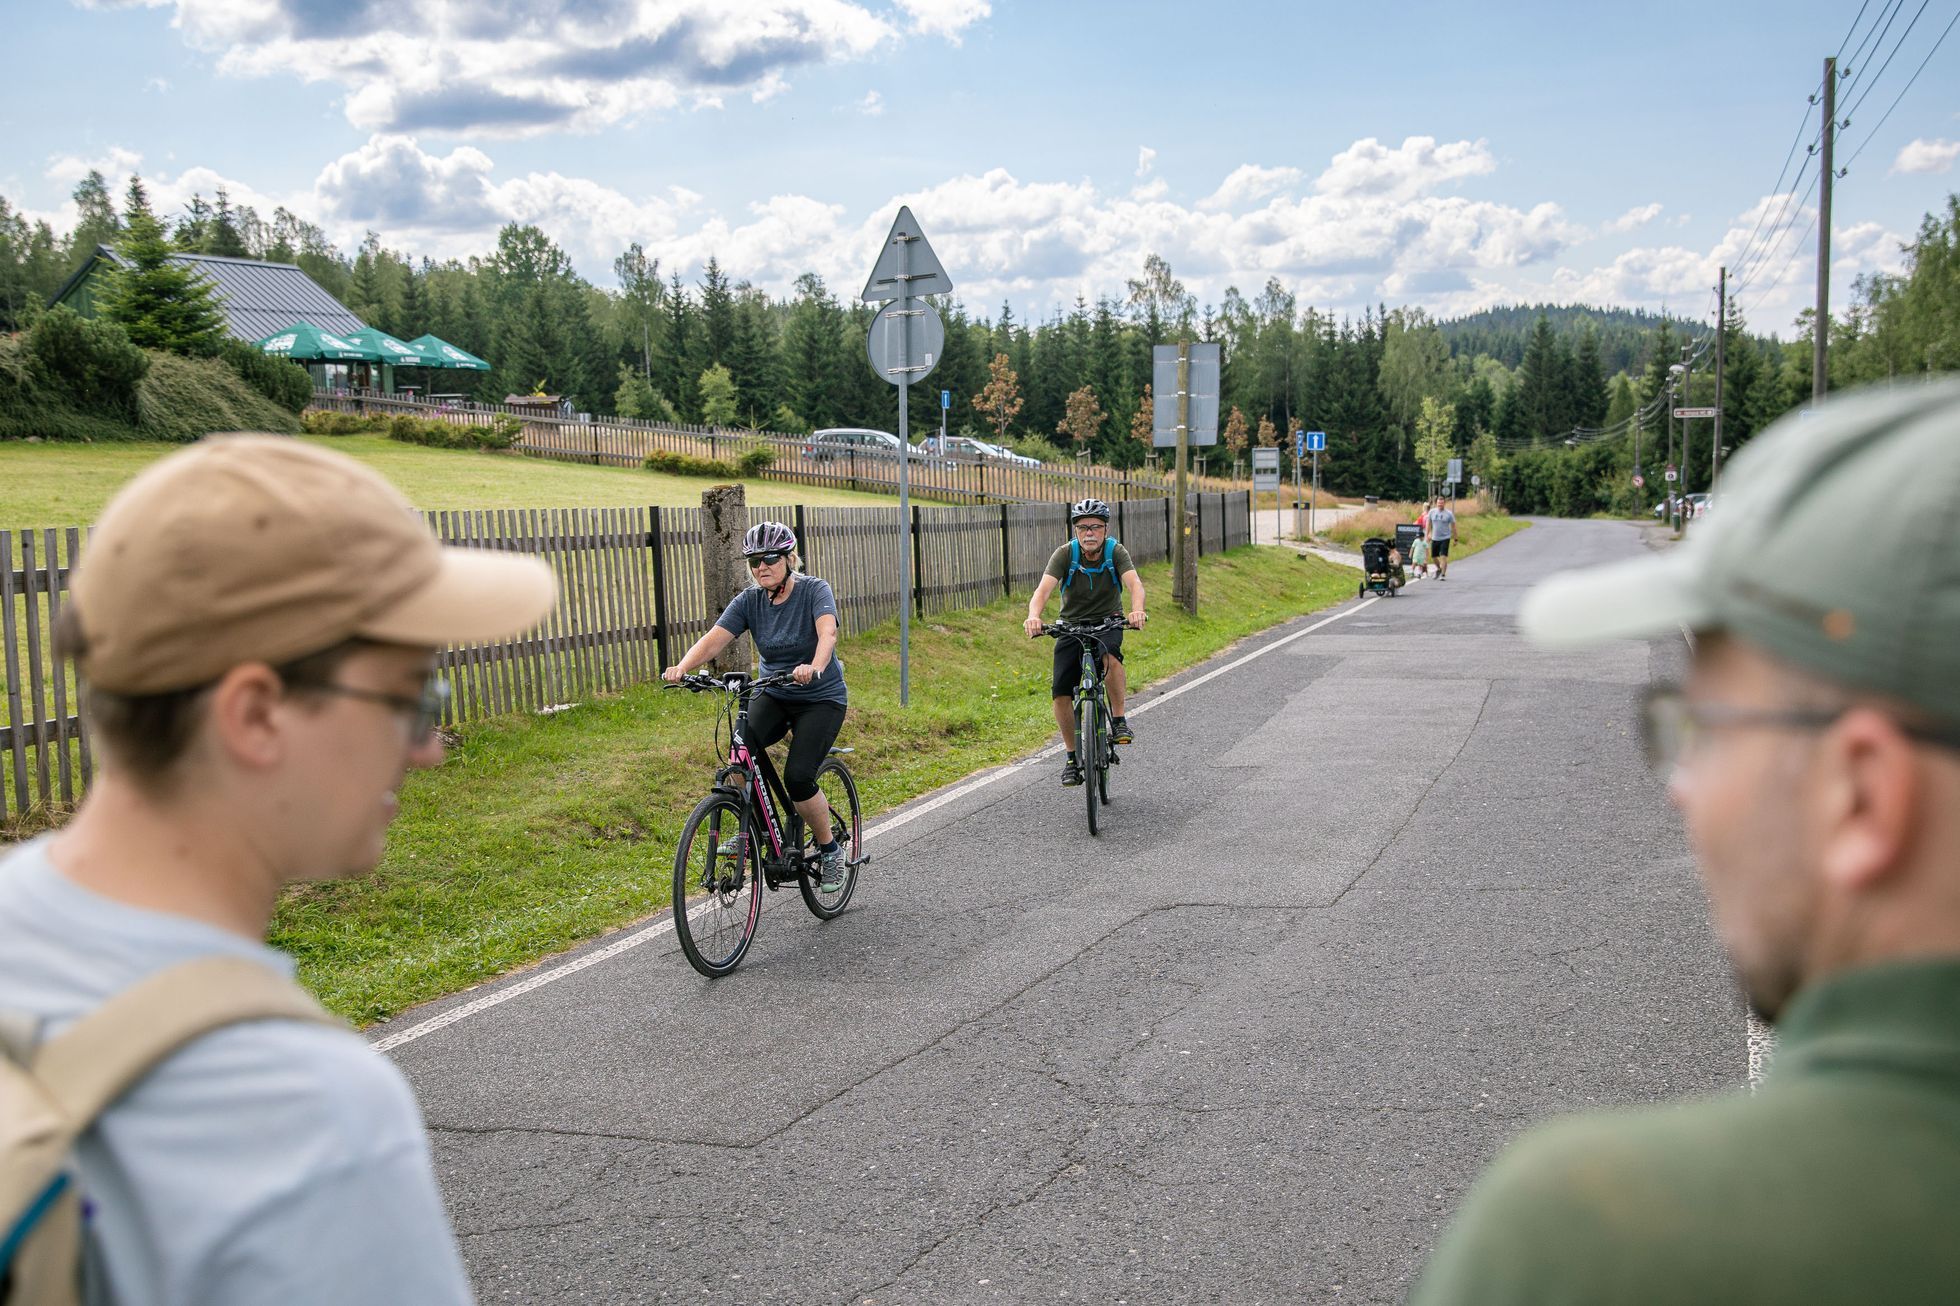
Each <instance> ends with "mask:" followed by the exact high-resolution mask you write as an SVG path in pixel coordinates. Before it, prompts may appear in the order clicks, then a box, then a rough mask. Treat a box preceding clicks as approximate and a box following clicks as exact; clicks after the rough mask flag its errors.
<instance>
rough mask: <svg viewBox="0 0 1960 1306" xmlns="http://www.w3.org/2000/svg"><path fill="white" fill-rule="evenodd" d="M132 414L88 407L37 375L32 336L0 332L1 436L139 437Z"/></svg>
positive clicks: (21, 438) (97, 438) (5, 437)
mask: <svg viewBox="0 0 1960 1306" xmlns="http://www.w3.org/2000/svg"><path fill="white" fill-rule="evenodd" d="M141 438H142V432H140V431H138V430H137V429H136V424H135V422H134V421H133V420H131V419H129V418H119V417H112V416H108V415H105V414H103V413H99V412H86V411H84V410H82V409H79V408H76V407H74V406H73V405H72V404H70V403H68V402H67V401H66V399H64V398H63V397H62V395H61V394H60V393H59V392H57V391H54V390H51V389H50V388H49V387H48V385H47V384H46V383H45V382H43V381H41V380H39V379H38V378H37V377H36V375H35V367H34V360H33V357H32V356H31V355H30V354H29V353H28V351H27V338H26V337H25V336H24V335H22V336H5V335H0V440H25V439H39V440H75V441H81V442H87V441H92V440H140V439H141Z"/></svg>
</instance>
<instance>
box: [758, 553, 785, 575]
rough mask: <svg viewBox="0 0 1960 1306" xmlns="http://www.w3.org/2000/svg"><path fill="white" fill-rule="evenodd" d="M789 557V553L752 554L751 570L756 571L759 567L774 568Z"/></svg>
mask: <svg viewBox="0 0 1960 1306" xmlns="http://www.w3.org/2000/svg"><path fill="white" fill-rule="evenodd" d="M788 556H789V555H788V554H787V553H751V554H750V555H749V570H750V571H754V570H755V569H756V568H757V567H773V566H775V565H776V564H777V563H779V562H781V561H782V560H783V559H784V558H787V557H788Z"/></svg>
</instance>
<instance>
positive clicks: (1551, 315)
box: [1436, 304, 1713, 377]
mask: <svg viewBox="0 0 1960 1306" xmlns="http://www.w3.org/2000/svg"><path fill="white" fill-rule="evenodd" d="M1541 314H1542V315H1543V316H1544V317H1545V319H1546V321H1547V322H1549V323H1550V324H1551V328H1552V334H1553V335H1554V336H1555V337H1557V338H1558V339H1559V341H1560V342H1561V343H1562V344H1564V345H1565V346H1566V347H1567V348H1571V347H1572V346H1573V345H1574V343H1575V342H1577V340H1578V339H1579V337H1580V336H1581V335H1583V334H1584V333H1585V330H1586V327H1587V326H1588V325H1590V326H1591V327H1592V328H1593V330H1594V331H1596V332H1597V333H1598V335H1599V361H1600V364H1601V366H1602V367H1604V368H1605V370H1606V375H1607V376H1609V377H1610V376H1612V375H1613V374H1614V373H1616V372H1623V371H1624V372H1628V373H1638V372H1639V371H1640V369H1641V367H1642V365H1643V364H1644V362H1645V360H1646V356H1647V349H1648V347H1649V341H1650V340H1651V338H1652V336H1653V333H1654V332H1655V331H1657V330H1658V329H1659V328H1660V325H1661V323H1662V322H1666V323H1667V326H1668V330H1669V331H1670V332H1671V333H1673V335H1674V338H1675V339H1676V340H1699V339H1700V338H1701V337H1703V336H1705V335H1708V334H1710V333H1711V332H1712V330H1713V328H1711V327H1710V326H1709V325H1708V324H1707V323H1705V322H1690V321H1685V320H1683V319H1681V318H1678V317H1673V316H1670V315H1664V314H1660V313H1649V312H1648V311H1647V310H1646V309H1644V308H1596V307H1594V306H1592V305H1590V304H1511V305H1501V306H1499V307H1496V308H1487V309H1484V310H1483V311H1481V312H1477V313H1469V314H1466V315H1465V316H1463V317H1454V318H1445V319H1441V320H1439V321H1438V322H1437V324H1436V325H1437V326H1438V327H1439V328H1441V330H1442V332H1443V338H1444V339H1445V340H1447V341H1449V343H1450V352H1451V353H1452V354H1455V355H1458V356H1461V357H1470V358H1474V357H1476V356H1477V355H1478V354H1488V355H1489V356H1490V357H1492V358H1495V359H1496V360H1497V361H1498V362H1500V363H1503V364H1504V366H1506V367H1510V368H1515V367H1517V366H1518V364H1520V363H1522V362H1523V361H1524V350H1525V345H1526V344H1527V343H1528V342H1529V341H1530V339H1531V330H1532V328H1533V327H1534V326H1535V325H1537V322H1538V318H1539V316H1540V315H1541Z"/></svg>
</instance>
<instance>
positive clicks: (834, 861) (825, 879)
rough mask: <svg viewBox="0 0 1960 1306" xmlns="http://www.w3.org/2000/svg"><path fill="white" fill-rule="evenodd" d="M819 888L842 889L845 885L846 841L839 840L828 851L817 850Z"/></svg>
mask: <svg viewBox="0 0 1960 1306" xmlns="http://www.w3.org/2000/svg"><path fill="white" fill-rule="evenodd" d="M817 871H818V875H819V878H818V880H817V887H818V888H820V889H824V890H830V889H836V888H841V887H842V886H843V883H844V841H843V840H841V839H840V840H838V841H837V842H835V843H833V844H831V845H830V848H829V849H828V850H825V849H822V848H819V849H817Z"/></svg>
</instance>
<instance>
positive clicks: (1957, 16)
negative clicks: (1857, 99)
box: [1844, 9, 1960, 170]
mask: <svg viewBox="0 0 1960 1306" xmlns="http://www.w3.org/2000/svg"><path fill="white" fill-rule="evenodd" d="M1955 23H1960V9H1956V10H1955V11H1954V13H1953V17H1952V18H1949V19H1948V20H1947V23H1946V28H1945V30H1943V31H1942V32H1941V33H1940V35H1939V39H1938V40H1936V41H1934V42H1933V48H1932V49H1930V50H1928V51H1927V52H1926V57H1925V58H1924V59H1921V60H1920V61H1919V67H1917V68H1915V69H1913V70H1912V76H1911V77H1909V78H1907V79H1906V84H1905V85H1904V86H1902V87H1901V88H1899V93H1898V95H1897V96H1895V97H1894V98H1893V100H1892V103H1891V104H1889V105H1887V106H1886V109H1885V112H1884V113H1883V114H1881V115H1879V119H1878V121H1877V122H1876V123H1874V124H1873V125H1872V129H1871V131H1869V132H1867V133H1866V134H1865V139H1864V140H1862V141H1859V142H1858V148H1857V149H1855V150H1853V151H1852V152H1851V157H1850V158H1848V159H1846V160H1845V161H1844V166H1845V168H1846V169H1847V170H1849V169H1850V167H1851V165H1852V164H1853V163H1855V162H1857V159H1858V156H1859V155H1860V154H1863V153H1864V152H1865V147H1866V146H1867V145H1870V144H1871V143H1872V137H1874V136H1876V135H1878V129H1879V128H1880V127H1883V126H1884V125H1885V121H1886V119H1888V118H1890V117H1891V116H1892V110H1894V109H1896V108H1898V107H1899V101H1900V100H1903V99H1905V98H1906V92H1907V91H1910V90H1911V89H1912V84H1913V83H1914V82H1916V81H1918V80H1919V74H1921V73H1923V72H1925V71H1926V65H1927V64H1929V63H1931V62H1933V56H1934V55H1936V54H1938V53H1939V49H1940V46H1942V45H1944V44H1945V43H1946V38H1947V34H1948V33H1949V32H1951V31H1952V30H1953V25H1954V24H1955ZM1881 71H1883V70H1882V69H1881Z"/></svg>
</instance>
